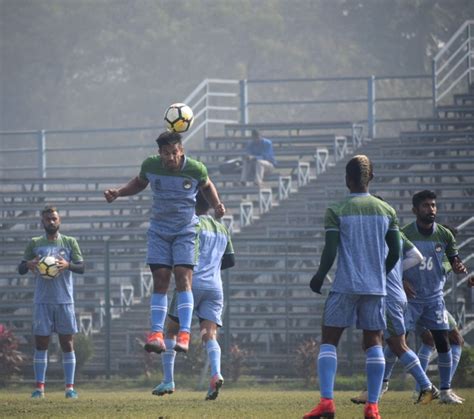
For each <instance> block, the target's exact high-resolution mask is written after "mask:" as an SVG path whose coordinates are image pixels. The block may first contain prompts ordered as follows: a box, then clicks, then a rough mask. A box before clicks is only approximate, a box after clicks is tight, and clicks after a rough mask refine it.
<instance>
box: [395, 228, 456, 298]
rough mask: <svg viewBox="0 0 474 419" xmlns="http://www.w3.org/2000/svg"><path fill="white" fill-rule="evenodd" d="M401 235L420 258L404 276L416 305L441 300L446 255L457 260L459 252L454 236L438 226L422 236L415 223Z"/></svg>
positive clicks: (444, 280)
mask: <svg viewBox="0 0 474 419" xmlns="http://www.w3.org/2000/svg"><path fill="white" fill-rule="evenodd" d="M402 231H403V233H405V235H406V236H407V237H408V239H409V240H411V241H412V242H413V244H414V245H415V246H416V247H417V248H418V250H419V251H420V252H421V254H422V255H423V261H422V262H421V263H420V264H419V265H418V266H414V267H413V268H410V269H408V270H406V271H405V272H404V273H403V276H404V278H405V279H407V280H408V281H409V283H410V284H411V285H412V286H413V288H414V289H415V293H416V297H415V301H420V302H426V301H430V300H433V299H437V298H438V297H441V296H443V288H444V284H445V282H446V275H445V273H446V272H445V267H444V265H443V262H445V259H444V257H445V255H446V256H447V257H448V258H449V257H453V256H457V255H458V249H457V246H456V239H455V238H454V236H453V234H452V233H451V232H450V231H449V230H448V229H447V228H445V227H443V226H442V225H441V224H438V223H434V224H433V232H432V233H431V234H430V235H429V236H425V235H423V234H421V233H420V232H419V231H418V227H417V224H416V221H414V222H413V223H411V224H408V225H406V226H405V227H403V228H402Z"/></svg>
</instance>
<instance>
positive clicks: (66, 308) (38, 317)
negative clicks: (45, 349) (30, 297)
mask: <svg viewBox="0 0 474 419" xmlns="http://www.w3.org/2000/svg"><path fill="white" fill-rule="evenodd" d="M53 333H58V334H59V335H74V334H76V333H77V322H76V315H75V313H74V304H35V305H34V310H33V334H34V335H35V336H51V334H53Z"/></svg>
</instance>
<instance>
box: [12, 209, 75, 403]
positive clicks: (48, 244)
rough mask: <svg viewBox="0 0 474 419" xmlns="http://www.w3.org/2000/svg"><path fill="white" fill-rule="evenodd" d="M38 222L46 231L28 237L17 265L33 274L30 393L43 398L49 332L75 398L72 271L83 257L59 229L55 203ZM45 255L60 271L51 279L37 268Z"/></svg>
mask: <svg viewBox="0 0 474 419" xmlns="http://www.w3.org/2000/svg"><path fill="white" fill-rule="evenodd" d="M41 223H42V224H43V228H44V230H45V232H46V234H45V235H44V236H40V237H34V238H32V239H31V241H30V242H29V244H28V246H27V247H26V250H25V253H24V256H23V260H22V261H21V263H20V264H19V265H18V273H19V274H20V275H25V274H26V273H27V272H28V271H31V272H33V274H34V275H35V293H34V311H33V333H34V335H35V353H34V357H33V366H34V372H35V381H36V389H35V390H34V391H33V393H32V394H31V397H32V398H34V399H42V398H44V387H45V382H46V369H47V366H48V346H49V337H50V336H51V334H52V333H57V334H58V336H59V343H60V345H61V349H62V352H63V369H64V381H65V385H66V393H65V395H66V398H67V399H77V397H78V396H77V392H76V391H75V390H74V374H75V370H76V355H75V353H74V343H73V340H74V339H73V336H74V334H76V333H77V323H76V316H75V313H74V296H73V276H72V273H73V272H74V273H77V274H82V273H84V261H83V259H82V253H81V249H80V248H79V245H78V243H77V241H76V239H75V238H74V237H71V236H65V235H63V234H60V233H59V227H60V225H61V217H60V216H59V213H58V210H57V208H56V207H54V206H51V205H47V206H46V207H45V208H44V209H43V210H42V212H41ZM45 256H54V257H55V258H56V261H57V262H56V263H57V266H58V269H59V273H58V275H57V276H56V277H55V278H53V279H44V278H43V277H42V276H41V275H40V274H39V272H38V270H37V269H36V267H37V265H38V262H39V260H40V259H41V258H43V257H45Z"/></svg>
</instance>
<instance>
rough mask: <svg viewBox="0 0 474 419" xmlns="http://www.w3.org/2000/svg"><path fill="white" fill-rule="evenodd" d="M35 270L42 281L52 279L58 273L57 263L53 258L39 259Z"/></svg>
mask: <svg viewBox="0 0 474 419" xmlns="http://www.w3.org/2000/svg"><path fill="white" fill-rule="evenodd" d="M36 268H37V269H38V272H39V273H40V275H41V276H42V277H43V278H44V279H53V278H55V277H56V276H57V275H58V272H59V269H58V265H57V261H56V258H55V257H54V256H45V257H43V258H41V259H40V261H39V262H38V265H37V267H36Z"/></svg>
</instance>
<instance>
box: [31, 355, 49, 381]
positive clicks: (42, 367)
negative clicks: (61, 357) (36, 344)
mask: <svg viewBox="0 0 474 419" xmlns="http://www.w3.org/2000/svg"><path fill="white" fill-rule="evenodd" d="M47 367H48V351H47V350H46V351H39V350H38V349H35V354H34V355H33V369H34V372H35V381H36V382H37V383H45V382H46V368H47Z"/></svg>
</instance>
